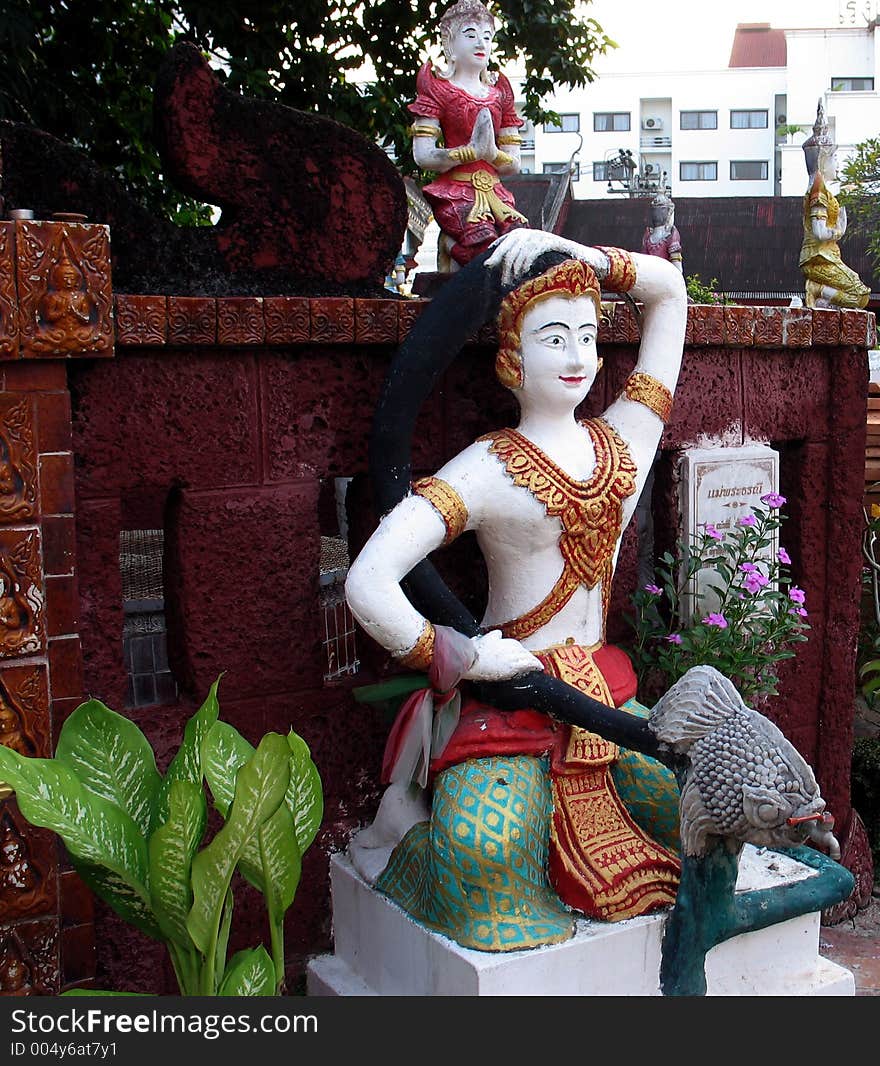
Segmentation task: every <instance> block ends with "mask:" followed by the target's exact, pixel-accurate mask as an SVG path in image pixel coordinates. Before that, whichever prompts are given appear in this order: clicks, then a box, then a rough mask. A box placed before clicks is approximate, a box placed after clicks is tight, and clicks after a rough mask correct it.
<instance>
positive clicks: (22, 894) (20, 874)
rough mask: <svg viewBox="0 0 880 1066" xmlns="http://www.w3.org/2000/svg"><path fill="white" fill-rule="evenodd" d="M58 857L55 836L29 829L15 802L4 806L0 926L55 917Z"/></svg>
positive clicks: (0, 843)
mask: <svg viewBox="0 0 880 1066" xmlns="http://www.w3.org/2000/svg"><path fill="white" fill-rule="evenodd" d="M57 854H58V846H57V839H56V837H55V834H54V833H52V832H50V831H49V830H48V829H36V828H34V827H33V826H31V825H29V824H28V823H27V821H25V819H24V817H23V816H22V815H21V814H20V813H19V811H18V808H17V807H16V805H15V801H14V800H11V799H10V800H7V801H6V802H5V803H3V804H0V924H2V923H4V922H11V921H20V920H21V919H24V918H37V917H40V916H42V915H46V914H54V913H55V911H56V910H57V907H58V877H57V873H58V858H57Z"/></svg>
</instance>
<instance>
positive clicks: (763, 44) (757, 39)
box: [727, 22, 786, 67]
mask: <svg viewBox="0 0 880 1066" xmlns="http://www.w3.org/2000/svg"><path fill="white" fill-rule="evenodd" d="M785 63H786V47H785V30H774V29H772V28H771V26H770V23H769V22H741V23H740V24H739V25H738V26H737V27H736V32H735V33H734V35H733V46H732V48H731V49H730V61H729V62H728V64H727V65H728V67H784V66H785Z"/></svg>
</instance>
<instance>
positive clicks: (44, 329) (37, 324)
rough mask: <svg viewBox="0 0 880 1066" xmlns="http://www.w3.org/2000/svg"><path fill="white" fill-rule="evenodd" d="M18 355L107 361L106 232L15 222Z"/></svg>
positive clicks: (109, 341) (110, 333)
mask: <svg viewBox="0 0 880 1066" xmlns="http://www.w3.org/2000/svg"><path fill="white" fill-rule="evenodd" d="M15 245H16V276H17V280H18V301H19V327H20V329H21V354H22V356H23V357H30V358H39V357H50V358H57V357H58V356H77V355H87V356H89V357H92V356H95V355H104V356H110V355H113V299H112V289H111V282H110V237H109V229H108V227H107V226H99V225H95V224H89V223H82V224H78V223H72V222H17V223H16V226H15Z"/></svg>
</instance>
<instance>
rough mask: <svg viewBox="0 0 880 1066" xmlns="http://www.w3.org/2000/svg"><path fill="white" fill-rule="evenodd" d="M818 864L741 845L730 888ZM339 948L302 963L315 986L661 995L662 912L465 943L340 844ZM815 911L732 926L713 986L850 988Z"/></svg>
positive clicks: (366, 991) (711, 958)
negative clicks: (751, 928)
mask: <svg viewBox="0 0 880 1066" xmlns="http://www.w3.org/2000/svg"><path fill="white" fill-rule="evenodd" d="M810 876H814V871H813V870H812V869H811V868H810V867H807V866H804V865H803V864H802V863H798V862H795V861H794V860H792V859H789V858H787V857H786V856H782V855H779V854H778V853H776V852H770V851H759V850H757V849H755V848H752V847H750V846H747V847H746V849H745V850H744V852H743V857H742V860H741V863H740V876H739V879H738V881H737V890H738V891H746V890H747V889H754V888H762V887H769V886H770V885H773V884H779V883H785V882H787V881H792V880H799V879H801V878H802V877H810ZM330 881H331V887H332V894H333V934H334V947H335V952H334V954H333V955H323V956H320V957H319V958H316V959H313V960H312V962H311V963H310V964H309V968H308V994H309V995H312V996H328V995H329V996H370V995H379V996H535V995H540V996H659V995H660V980H659V973H660V947H661V943H662V940H663V930H664V926H665V923H666V917H667V913H668V912H666V911H661V912H658V913H656V914H651V915H646V916H644V917H641V918H631V919H629V920H628V921H623V922H615V923H605V922H595V921H590V920H587V919H581V920H579V921H578V923H577V929H576V932H575V935H574V936H573V937H572V938H571V939H570V940H567V941H565V943H563V944H553V945H551V946H549V947H545V948H535V949H532V950H529V951H511V952H497V953H493V952H484V951H474V950H472V949H469V948H463V947H461V946H459V945H458V944H456V943H455V942H454V941H452V940H450V939H449V938H448V937H444V936H441V935H439V934H438V933H434V932H431V931H430V930H428V929H425V928H423V927H422V926H421V925H418V924H417V923H416V922H414V921H413V920H412V919H411V918H410V917H409V915H407V914H406V913H405V912H404V911H403V910H401V909H400V908H399V907H398V906H397V905H396V904H394V903H392V902H391V901H390V900H388V899H387V898H386V897H385V896H382V895H380V894H379V893H378V892H376V891H374V890H373V889H372V888H371V887H370V886H369V885H368V884H367V883H366V882H365V881H363V880H362V878H361V877H360V876H359V875H358V873H357V872H356V871H355V869H354V867H353V866H352V865H351V863H350V862H349V860H348V859H347V858H346V857H345V856H343V855H335V856H333V858H332V859H331V864H330ZM819 922H820V915H819V913H818V912H815V913H813V914H807V915H803V916H802V917H799V918H792V919H790V920H789V921H786V922H781V923H779V924H778V925H774V926H771V927H770V928H768V929H761V930H757V931H756V932H753V933H745V934H743V935H741V936H738V937H734V938H732V939H731V940H728V941H726V942H725V943H723V944H719V945H718V946H717V947H715V948H713V949H712V950H711V951H710V952H709V954H708V955H707V957H706V981H707V985H708V994H709V995H712V996H816V995H822V996H853V995H855V981H854V978H853V975H852V973H850V971H849V970H847V969H845V968H844V967H842V966H838V965H837V964H836V963H833V962H831V961H829V960H828V959H825V958H823V957H822V956H821V955H819Z"/></svg>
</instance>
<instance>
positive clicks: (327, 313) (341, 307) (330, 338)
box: [310, 296, 354, 344]
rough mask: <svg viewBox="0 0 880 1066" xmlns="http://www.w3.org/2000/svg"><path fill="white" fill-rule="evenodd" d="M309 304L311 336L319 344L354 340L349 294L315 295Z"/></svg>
mask: <svg viewBox="0 0 880 1066" xmlns="http://www.w3.org/2000/svg"><path fill="white" fill-rule="evenodd" d="M310 304H311V316H312V327H311V338H312V340H313V341H318V342H319V343H321V344H346V343H351V342H352V341H353V340H354V300H352V298H351V297H350V296H316V297H313V298H312V300H311V301H310Z"/></svg>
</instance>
